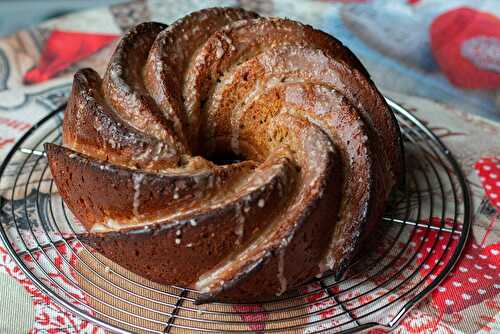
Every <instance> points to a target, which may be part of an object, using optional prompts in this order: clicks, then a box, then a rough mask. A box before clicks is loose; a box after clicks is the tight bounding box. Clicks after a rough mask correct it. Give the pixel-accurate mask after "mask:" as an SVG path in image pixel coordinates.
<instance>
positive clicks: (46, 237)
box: [0, 99, 471, 333]
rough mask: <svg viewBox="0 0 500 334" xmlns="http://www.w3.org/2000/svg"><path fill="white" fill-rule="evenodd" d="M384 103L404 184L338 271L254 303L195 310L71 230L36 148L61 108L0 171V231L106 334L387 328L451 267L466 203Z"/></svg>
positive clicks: (408, 117)
mask: <svg viewBox="0 0 500 334" xmlns="http://www.w3.org/2000/svg"><path fill="white" fill-rule="evenodd" d="M387 101H388V103H389V105H390V106H391V108H392V109H393V111H394V113H395V115H396V118H397V119H398V122H399V124H400V128H401V131H402V134H403V137H404V143H405V151H406V166H407V167H406V184H405V186H404V187H403V188H402V189H401V190H400V191H399V192H398V193H397V194H396V195H395V196H394V199H393V203H392V205H391V209H390V210H389V211H388V212H387V213H386V215H385V217H384V218H383V222H381V224H380V233H379V234H378V235H377V236H376V238H374V239H376V241H374V242H373V243H372V244H370V246H369V247H366V250H365V251H364V252H363V253H362V254H363V255H362V256H361V255H360V256H358V258H357V259H356V260H355V261H354V262H353V263H352V264H351V266H350V267H349V269H348V270H347V272H346V274H345V275H344V276H343V277H341V278H335V277H333V276H332V275H328V274H327V275H324V276H323V277H322V278H317V279H314V280H313V281H312V282H310V283H308V284H306V285H304V286H303V287H300V288H298V289H296V290H294V291H290V292H288V293H286V294H285V295H282V296H280V297H276V298H275V299H273V300H269V301H268V302H266V303H262V304H259V305H252V304H230V303H213V304H210V305H207V306H204V308H200V307H197V306H195V305H194V303H193V301H194V298H193V297H194V296H195V295H196V293H197V292H196V291H194V290H191V289H188V288H182V287H175V286H171V287H170V286H169V287H163V286H158V285H156V284H154V283H149V282H145V281H144V280H143V279H141V278H139V277H136V276H134V275H131V274H130V273H128V272H126V271H125V270H123V269H121V268H119V267H116V266H113V265H112V264H111V263H109V262H108V260H106V259H105V258H103V257H102V256H99V255H98V254H95V253H94V252H93V251H92V250H91V249H89V248H87V247H86V246H85V245H84V244H82V243H80V241H79V240H78V239H77V238H76V237H75V231H77V230H78V229H79V228H81V227H80V225H79V224H78V222H76V220H75V219H74V218H73V216H72V215H71V213H70V212H69V211H68V210H67V208H66V207H65V205H64V203H63V201H62V200H61V198H60V196H59V195H58V193H57V189H56V187H55V185H54V184H53V182H52V179H51V177H50V171H49V169H48V166H47V160H46V157H45V153H44V152H43V143H45V142H58V141H60V137H61V133H60V122H61V116H62V110H63V108H60V109H58V110H55V111H54V112H52V113H50V114H49V115H47V116H46V117H45V118H44V119H42V120H41V121H40V122H39V123H37V125H36V126H34V127H33V128H32V129H30V130H29V131H28V132H27V133H26V134H25V135H24V136H23V137H22V138H21V139H20V140H19V141H18V142H17V143H16V145H15V146H14V148H13V149H12V151H11V152H10V153H9V154H8V155H7V157H6V159H5V160H4V161H3V163H2V165H1V167H0V194H1V195H2V203H1V208H0V209H1V210H0V213H1V215H0V218H1V219H0V236H1V238H2V241H3V242H4V244H5V246H6V247H7V249H8V251H9V253H10V255H11V256H12V257H13V259H14V260H15V262H16V263H17V264H18V265H19V266H20V268H21V269H22V271H23V272H24V273H25V274H26V275H27V276H28V277H29V278H30V279H31V280H32V281H33V283H34V284H35V285H36V286H37V287H38V288H39V289H40V290H41V291H43V292H44V293H45V294H47V295H48V296H49V297H50V298H52V299H53V300H54V301H55V302H57V303H58V304H60V305H62V306H63V307H65V308H66V309H68V310H70V311H71V312H73V313H74V314H76V315H78V316H81V317H83V318H85V319H88V320H90V321H93V322H95V323H97V324H98V325H100V326H102V327H104V328H107V329H109V330H111V331H114V332H118V333H130V332H147V333H171V332H172V333H175V332H215V333H219V332H238V333H240V332H253V331H265V332H286V333H290V332H300V333H301V332H307V333H315V332H332V331H339V332H356V331H360V330H363V329H368V328H374V327H382V328H386V329H391V328H394V327H395V326H396V325H397V324H398V323H399V321H400V320H401V319H402V318H403V316H404V315H405V314H407V313H408V312H409V310H410V309H411V307H413V306H414V305H415V304H417V303H418V302H419V301H421V300H422V299H423V298H424V297H425V296H426V295H427V294H428V293H430V292H431V291H432V290H433V289H434V288H435V287H437V286H438V285H439V283H440V282H441V281H442V280H443V279H444V278H445V277H446V275H447V274H448V273H449V272H450V271H451V269H452V267H453V265H454V264H455V262H456V261H457V259H458V257H459V255H460V253H461V251H462V249H463V248H464V245H465V242H466V240H467V236H468V233H469V230H470V226H471V212H470V210H471V209H470V207H471V204H470V195H469V191H468V188H467V183H466V181H465V179H464V177H463V175H462V173H461V171H460V168H459V166H458V164H457V162H456V161H455V159H454V158H453V156H452V154H451V152H450V151H449V150H448V149H447V148H446V147H445V146H444V144H443V143H442V142H441V141H440V140H439V138H438V137H437V136H436V135H434V134H433V133H432V132H431V131H430V130H429V128H427V127H426V126H425V125H424V124H422V122H420V121H419V120H418V119H417V118H415V117H414V116H413V115H412V114H411V113H410V112H408V111H407V110H405V109H404V108H402V107H401V106H399V105H397V104H396V103H395V102H393V101H391V100H389V99H387ZM61 247H65V251H62V248H61ZM56 259H57V260H56ZM53 273H56V275H54V274H53Z"/></svg>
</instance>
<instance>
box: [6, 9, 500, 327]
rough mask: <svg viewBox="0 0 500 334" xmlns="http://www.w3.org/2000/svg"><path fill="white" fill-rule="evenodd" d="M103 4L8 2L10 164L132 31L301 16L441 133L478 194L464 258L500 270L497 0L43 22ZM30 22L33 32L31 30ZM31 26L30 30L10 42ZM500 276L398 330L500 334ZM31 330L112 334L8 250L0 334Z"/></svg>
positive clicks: (127, 14) (121, 13) (138, 13)
mask: <svg viewBox="0 0 500 334" xmlns="http://www.w3.org/2000/svg"><path fill="white" fill-rule="evenodd" d="M97 2H98V1H92V2H83V1H76V2H66V1H49V2H48V3H47V4H46V5H40V3H39V2H34V1H2V2H0V36H1V35H4V37H0V159H3V158H4V157H5V155H6V154H7V152H8V151H9V150H10V148H11V147H12V145H13V144H14V143H15V141H16V140H17V139H18V138H19V137H20V136H21V135H22V134H23V133H24V132H25V131H26V130H27V129H28V128H29V127H30V125H31V124H34V123H35V122H36V121H37V120H38V119H40V118H41V117H43V115H45V114H46V113H48V112H49V111H51V110H53V108H55V107H57V106H58V105H59V103H61V101H63V100H64V99H65V97H66V96H67V95H68V91H69V87H70V84H71V77H72V74H73V73H74V72H75V71H76V70H77V69H78V68H82V67H94V68H97V69H99V70H100V71H101V72H102V70H103V68H104V66H105V59H107V58H108V57H109V55H110V53H111V51H112V49H113V46H114V43H115V42H116V39H117V37H118V36H119V35H120V34H121V33H122V32H123V31H125V30H126V29H128V28H129V27H130V26H132V25H134V24H136V23H138V22H141V21H145V20H155V21H162V22H172V21H174V20H175V19H176V18H178V17H180V16H183V15H184V14H186V13H188V12H190V11H192V10H195V9H198V8H200V7H202V6H204V7H210V6H215V5H243V6H246V7H247V8H248V7H250V8H251V9H253V10H257V11H258V12H260V13H262V14H264V15H274V16H282V17H290V18H294V19H297V20H300V21H302V22H305V23H309V24H312V25H314V26H315V27H318V28H320V29H323V30H325V31H327V32H329V33H331V34H333V35H335V36H336V37H338V38H339V39H340V40H342V41H343V42H344V43H345V44H346V45H347V46H349V47H350V48H351V49H352V50H353V51H354V53H355V54H356V55H358V56H359V57H360V59H361V60H362V62H363V63H364V64H365V66H366V67H367V69H368V71H369V72H370V74H371V75H372V78H373V80H374V81H375V83H376V84H377V85H378V86H379V87H380V88H381V90H382V91H383V92H384V94H387V95H389V96H391V97H394V98H395V99H396V100H397V101H398V102H400V103H402V104H404V105H405V106H406V107H407V108H409V109H410V110H412V112H415V113H416V114H417V115H418V117H420V118H422V119H423V120H425V121H426V122H428V124H429V125H430V126H431V127H432V128H433V129H435V130H436V131H438V134H439V135H440V136H441V138H442V139H443V141H445V143H446V144H447V145H448V146H449V147H450V148H451V149H452V152H454V154H455V155H456V157H457V158H458V160H459V163H460V165H461V167H462V169H463V171H464V173H465V175H466V177H467V179H468V182H469V183H470V185H471V189H472V195H473V197H474V214H475V218H474V223H473V231H472V236H471V240H470V242H469V244H468V246H467V249H466V252H465V255H466V256H468V257H475V258H477V260H478V261H483V260H484V266H486V267H490V268H493V267H495V268H499V267H496V266H498V265H500V261H499V256H498V254H499V250H500V241H499V240H500V230H499V228H498V226H497V224H496V222H497V221H498V220H499V219H500V202H499V201H498V198H500V185H499V182H498V179H497V175H500V127H499V125H498V124H497V123H495V121H500V113H499V109H500V67H499V65H498V64H499V63H500V59H499V58H498V55H499V53H498V50H499V47H500V21H499V18H498V17H499V15H500V6H498V2H497V1H495V0H492V1H476V2H474V4H471V3H470V2H468V1H466V0H453V1H447V2H443V1H438V0H427V1H426V0H408V1H407V0H400V1H381V0H372V1H341V2H337V1H301V2H296V1H292V0H275V1H257V2H252V1H245V0H239V1H236V0H234V1H233V0H220V1H215V0H214V1H206V2H203V3H201V2H197V1H185V2H182V3H179V2H178V1H175V0H165V1H159V0H149V1H136V2H132V3H130V4H119V5H115V6H113V7H111V8H107V7H101V8H92V9H90V10H86V11H83V12H76V13H73V14H70V15H66V16H63V17H59V18H55V19H51V20H49V21H44V22H41V21H42V18H43V19H45V18H47V17H53V16H57V15H55V14H57V13H61V12H67V11H71V10H74V9H81V8H86V7H88V6H92V5H95V4H96V3H97ZM116 2H118V1H107V2H106V3H116ZM99 3H101V4H102V3H103V2H99ZM466 5H467V6H468V7H467V6H466ZM27 9H30V11H28V10H27ZM39 22H40V23H39ZM20 23H22V25H21V24H20ZM26 23H28V26H29V27H30V28H28V29H25V27H26ZM89 23H91V24H89ZM21 28H22V29H24V30H19V31H17V32H16V33H14V34H10V35H8V34H7V32H12V31H13V29H16V30H17V29H21ZM75 50H76V51H75ZM472 115H474V116H472ZM478 116H481V117H478ZM450 134H458V135H450ZM0 189H1V187H0ZM0 195H2V193H1V192H0ZM0 218H2V216H1V210H0ZM468 257H466V258H462V259H461V262H459V265H458V267H457V268H465V269H467V270H469V269H471V272H472V268H473V266H474V265H475V264H476V265H477V263H474V262H470V261H468V260H467V259H468ZM483 258H484V259H483ZM485 259H486V260H485ZM456 270H459V269H456ZM456 274H457V275H458V274H459V272H456ZM494 274H495V275H497V276H495V278H496V282H495V283H493V282H489V281H487V280H486V281H484V280H482V281H480V282H479V283H478V286H474V284H476V283H470V282H471V281H472V282H473V281H474V280H475V278H474V277H472V276H469V277H467V276H465V277H462V278H463V279H464V280H466V281H467V280H468V281H469V283H467V282H465V281H464V282H460V284H461V285H462V287H461V288H457V287H456V285H454V284H455V283H456V280H455V281H453V280H451V279H448V280H446V281H445V282H443V283H442V285H441V290H443V291H445V290H446V291H449V294H448V295H446V298H445V299H443V295H439V291H435V292H434V293H432V294H431V295H430V296H429V297H428V298H427V299H426V301H425V302H424V303H422V304H421V305H419V306H418V307H417V308H416V309H414V310H413V311H412V312H411V313H410V314H409V316H408V317H407V318H406V320H405V321H404V322H403V323H402V325H401V326H400V327H399V328H398V331H399V332H401V333H407V332H408V333H418V332H422V331H423V330H426V331H428V332H430V331H438V332H453V333H479V332H482V333H488V332H495V331H500V327H499V323H500V313H499V310H500V301H499V299H498V293H499V290H500V286H499V285H498V281H500V272H499V271H498V269H495V271H494ZM471 275H472V274H471ZM453 282H455V283H453ZM482 291H485V292H484V293H482ZM466 297H471V298H466ZM443 300H455V301H457V302H456V303H455V306H453V307H449V305H448V306H443V302H442V301H443ZM7 306H9V307H7ZM12 319H15V321H12ZM28 331H29V332H30V333H45V332H46V331H51V333H59V332H61V333H63V332H64V333H67V332H70V333H80V332H81V333H88V332H91V331H94V332H96V333H101V332H103V331H102V330H101V329H99V328H97V327H95V326H94V325H92V324H89V323H87V322H86V321H83V320H81V319H78V318H77V317H74V316H72V315H70V314H68V313H67V312H65V311H64V310H62V309H61V308H60V307H58V306H57V305H55V304H54V303H52V302H51V301H50V300H49V299H48V298H46V296H44V295H43V294H41V293H40V292H39V291H37V290H36V288H34V286H33V285H32V284H31V283H30V282H29V280H27V279H26V277H25V276H24V275H23V274H22V273H21V272H20V271H19V269H18V268H17V269H16V266H15V264H14V263H13V262H12V260H11V259H10V258H9V256H8V255H7V254H6V252H5V249H4V248H3V247H2V246H1V245H0V333H18V332H19V333H25V332H28Z"/></svg>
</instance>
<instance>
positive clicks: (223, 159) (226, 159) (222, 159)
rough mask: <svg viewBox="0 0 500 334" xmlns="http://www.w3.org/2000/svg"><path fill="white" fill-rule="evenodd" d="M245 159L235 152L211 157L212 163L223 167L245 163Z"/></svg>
mask: <svg viewBox="0 0 500 334" xmlns="http://www.w3.org/2000/svg"><path fill="white" fill-rule="evenodd" d="M245 160H246V159H245V157H243V156H241V155H237V154H235V153H234V152H226V153H224V154H216V155H213V156H211V157H210V161H212V162H213V163H214V164H216V165H219V166H223V165H230V164H235V163H238V162H242V161H245Z"/></svg>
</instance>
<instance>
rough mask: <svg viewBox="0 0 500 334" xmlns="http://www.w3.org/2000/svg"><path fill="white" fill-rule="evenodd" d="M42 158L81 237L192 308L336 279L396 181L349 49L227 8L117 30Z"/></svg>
mask: <svg viewBox="0 0 500 334" xmlns="http://www.w3.org/2000/svg"><path fill="white" fill-rule="evenodd" d="M45 149H46V152H47V156H48V161H49V164H50V169H51V172H52V175H53V178H54V181H55V183H56V185H57V188H58V191H59V192H60V194H61V196H62V198H63V199H64V201H65V203H66V204H67V206H68V207H69V208H70V209H71V211H72V212H73V213H74V215H75V216H76V217H77V218H78V220H79V221H80V222H81V223H82V224H83V225H84V227H85V228H86V230H87V232H86V233H83V234H82V235H80V236H79V238H80V240H82V241H83V242H85V243H86V244H88V245H90V246H91V247H92V248H94V249H95V250H96V251H98V252H100V253H102V254H103V255H104V256H106V257H107V258H109V259H111V260H112V261H114V262H116V263H118V264H119V265H121V266H123V267H125V268H126V269H128V270H130V271H132V272H135V273H137V274H139V275H141V276H143V277H145V278H147V279H149V280H152V281H154V282H158V283H161V284H175V285H179V286H186V287H191V288H194V289H197V290H198V291H199V292H200V294H199V295H198V299H197V302H198V303H203V302H209V301H213V300H238V301H257V300H263V299H266V298H269V297H271V296H274V295H279V294H282V293H283V292H285V291H286V290H288V289H290V288H293V287H296V286H298V285H300V284H302V283H304V282H306V281H307V280H309V279H311V278H312V277H314V276H317V275H320V274H322V273H323V272H325V271H328V270H329V271H332V272H334V273H341V272H342V271H343V270H344V269H345V267H346V264H348V263H349V261H350V259H351V258H352V256H353V254H354V252H355V250H356V249H357V247H358V246H359V244H360V240H363V235H366V234H367V231H370V230H371V229H372V228H373V226H374V224H376V223H377V222H378V221H379V220H380V218H381V215H382V212H383V210H384V207H385V204H386V201H387V199H388V196H389V193H390V191H391V189H392V188H393V187H394V186H395V185H396V184H397V182H398V180H399V179H400V177H401V174H402V166H401V161H402V157H401V155H402V146H401V139H400V133H399V128H398V125H397V123H396V121H395V118H394V115H393V114H392V113H391V111H390V109H389V107H388V106H387V104H386V102H385V100H384V98H383V97H382V96H381V94H380V93H379V91H378V90H377V88H376V87H375V85H374V84H373V83H372V81H371V80H370V78H369V75H368V73H367V72H366V70H365V69H364V67H363V65H362V64H361V63H360V62H359V60H358V59H357V58H356V57H355V56H354V55H353V54H352V53H351V51H350V50H349V49H347V48H346V47H345V46H343V45H342V44H341V43H340V42H339V41H338V40H336V39H335V38H333V37H332V36H330V35H328V34H326V33H324V32H321V31H319V30H315V29H313V28H312V27H310V26H306V25H302V24H300V23H298V22H295V21H291V20H287V19H280V18H260V17H259V16H258V15H257V14H255V13H252V12H248V11H244V10H242V9H235V8H212V9H206V10H202V11H199V12H195V13H192V14H190V15H188V16H186V17H184V18H182V19H180V20H178V21H176V22H175V23H173V24H172V25H170V26H168V27H167V26H166V25H164V24H161V23H155V22H148V23H142V24H139V25H138V26H136V27H135V28H133V29H132V30H130V31H129V32H128V33H126V34H125V35H124V36H123V38H122V39H121V41H120V42H119V43H118V45H117V47H116V50H115V51H114V54H113V56H112V58H111V60H110V62H109V65H108V67H107V70H106V73H105V75H104V78H103V79H101V77H100V76H99V75H98V74H97V73H96V72H95V71H93V70H92V69H82V70H80V71H78V72H77V73H76V74H75V77H74V82H73V88H72V92H71V95H70V98H69V101H68V105H67V108H66V112H65V116H64V122H63V144H62V146H59V145H55V144H46V146H45ZM224 159H225V160H228V159H229V160H231V161H229V162H227V161H226V163H222V162H221V161H222V160H224Z"/></svg>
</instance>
